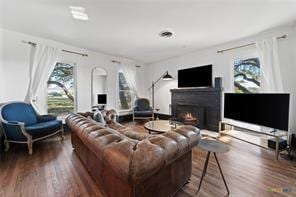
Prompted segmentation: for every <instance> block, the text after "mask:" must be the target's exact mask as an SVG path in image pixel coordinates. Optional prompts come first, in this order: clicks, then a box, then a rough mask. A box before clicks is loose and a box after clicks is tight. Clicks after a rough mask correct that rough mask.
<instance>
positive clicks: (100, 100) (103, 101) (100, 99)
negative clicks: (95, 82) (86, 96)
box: [97, 94, 107, 105]
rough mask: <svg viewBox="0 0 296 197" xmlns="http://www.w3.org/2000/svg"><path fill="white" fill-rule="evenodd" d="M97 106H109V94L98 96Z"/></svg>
mask: <svg viewBox="0 0 296 197" xmlns="http://www.w3.org/2000/svg"><path fill="white" fill-rule="evenodd" d="M97 98H98V99H97V104H98V105H106V104H107V94H98V95H97Z"/></svg>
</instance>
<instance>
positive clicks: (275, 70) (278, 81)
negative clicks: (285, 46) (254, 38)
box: [256, 38, 283, 92]
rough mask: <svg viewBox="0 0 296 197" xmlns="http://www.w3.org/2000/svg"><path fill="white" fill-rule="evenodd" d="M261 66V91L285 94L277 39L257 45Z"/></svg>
mask: <svg viewBox="0 0 296 197" xmlns="http://www.w3.org/2000/svg"><path fill="white" fill-rule="evenodd" d="M256 46H257V50H258V54H259V59H260V66H261V72H262V75H261V84H260V86H261V91H262V92H283V81H282V75H281V67H280V61H279V54H278V41H277V38H272V39H268V40H263V41H260V42H257V43H256Z"/></svg>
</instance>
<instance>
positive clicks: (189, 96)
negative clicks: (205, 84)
mask: <svg viewBox="0 0 296 197" xmlns="http://www.w3.org/2000/svg"><path fill="white" fill-rule="evenodd" d="M171 93H172V104H171V116H172V119H173V120H177V121H180V122H183V123H184V124H188V125H193V126H196V127H197V128H199V129H208V130H212V131H218V130H219V121H220V120H221V102H222V101H221V97H222V88H217V87H216V88H214V87H213V88H191V89H172V90H171Z"/></svg>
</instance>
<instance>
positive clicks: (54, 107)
mask: <svg viewBox="0 0 296 197" xmlns="http://www.w3.org/2000/svg"><path fill="white" fill-rule="evenodd" d="M47 84H48V86H47V87H48V96H47V98H48V99H47V100H48V101H47V104H48V114H51V115H55V116H58V118H59V119H63V118H65V117H66V116H67V115H68V114H69V113H72V112H74V108H75V86H74V67H73V65H71V64H65V63H57V64H56V66H55V68H54V70H53V72H52V74H51V76H50V77H49V80H48V82H47Z"/></svg>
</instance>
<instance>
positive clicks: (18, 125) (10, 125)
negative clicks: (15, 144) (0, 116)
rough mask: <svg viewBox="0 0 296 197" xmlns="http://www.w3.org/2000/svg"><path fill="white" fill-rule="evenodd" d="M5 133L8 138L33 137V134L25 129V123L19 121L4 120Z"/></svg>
mask: <svg viewBox="0 0 296 197" xmlns="http://www.w3.org/2000/svg"><path fill="white" fill-rule="evenodd" d="M2 126H3V128H4V134H5V136H6V137H7V138H9V139H10V138H12V139H13V140H19V139H23V138H24V137H26V138H27V139H28V138H32V137H31V135H30V134H29V133H28V132H26V130H25V123H23V122H17V121H3V122H2Z"/></svg>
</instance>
